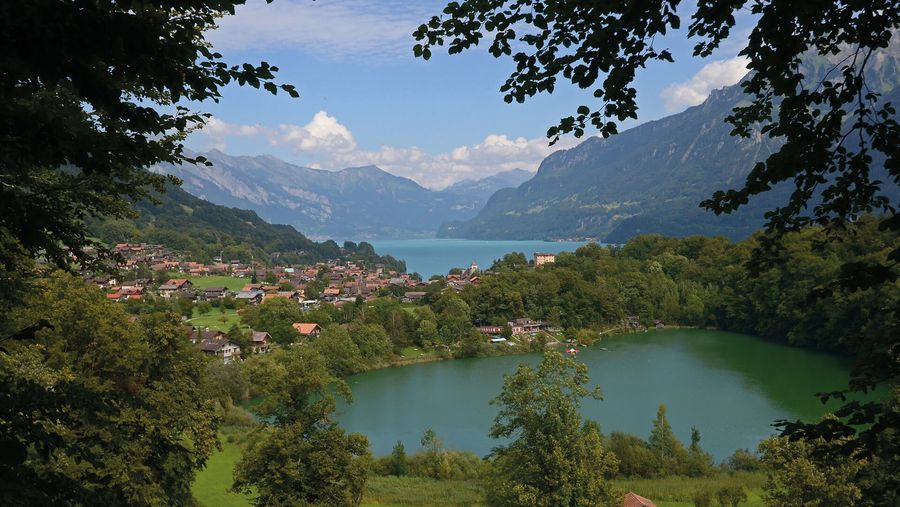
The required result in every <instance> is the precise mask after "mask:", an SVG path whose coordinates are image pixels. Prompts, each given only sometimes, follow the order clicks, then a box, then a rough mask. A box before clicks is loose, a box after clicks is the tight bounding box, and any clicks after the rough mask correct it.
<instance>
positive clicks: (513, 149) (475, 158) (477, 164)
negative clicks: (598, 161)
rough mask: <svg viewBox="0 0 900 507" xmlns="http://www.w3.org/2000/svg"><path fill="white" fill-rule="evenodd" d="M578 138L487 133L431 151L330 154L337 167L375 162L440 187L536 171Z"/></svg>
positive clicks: (395, 149) (398, 149)
mask: <svg viewBox="0 0 900 507" xmlns="http://www.w3.org/2000/svg"><path fill="white" fill-rule="evenodd" d="M578 142H580V141H578V140H575V139H572V138H566V139H563V140H561V141H560V142H559V143H557V144H556V145H554V146H552V147H551V146H548V141H547V139H546V138H543V137H538V138H534V139H525V138H524V137H517V138H515V139H510V138H508V137H507V136H505V135H498V134H490V135H488V136H486V137H485V138H484V140H483V141H482V142H480V143H477V144H474V145H469V146H459V147H457V148H454V149H452V150H450V151H448V152H444V153H436V154H431V153H428V152H425V151H424V150H422V149H421V148H418V147H416V146H412V147H408V148H401V147H396V146H382V147H381V148H380V149H379V150H378V151H354V152H349V153H345V154H340V155H338V156H335V157H333V158H332V163H333V164H336V167H346V166H358V165H377V166H378V167H380V168H382V169H384V170H385V171H388V172H390V173H392V174H396V175H398V176H405V177H407V178H410V179H413V180H415V181H417V182H418V183H419V184H421V185H424V186H426V187H429V188H443V187H446V186H447V185H451V184H453V183H456V182H457V181H461V180H465V179H480V178H484V177H486V176H490V175H492V174H496V173H499V172H503V171H509V170H512V169H524V170H526V171H535V170H537V168H538V166H539V165H540V163H541V161H542V160H544V158H546V157H547V156H548V155H550V154H551V153H553V152H554V151H556V150H559V149H564V148H571V147H572V146H574V145H575V144H577V143H578Z"/></svg>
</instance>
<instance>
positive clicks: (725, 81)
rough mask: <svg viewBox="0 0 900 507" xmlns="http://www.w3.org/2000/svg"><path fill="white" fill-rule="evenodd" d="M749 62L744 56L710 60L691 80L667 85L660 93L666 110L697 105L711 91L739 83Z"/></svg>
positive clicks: (671, 110)
mask: <svg viewBox="0 0 900 507" xmlns="http://www.w3.org/2000/svg"><path fill="white" fill-rule="evenodd" d="M748 63H749V62H748V60H747V59H746V58H745V57H742V56H738V57H735V58H729V59H727V60H719V61H715V62H710V63H707V64H706V65H704V66H703V68H702V69H700V71H699V72H697V73H696V74H694V77H692V78H691V79H690V80H688V81H685V82H683V83H673V84H671V85H669V86H667V87H666V88H665V89H664V90H663V91H662V92H661V93H660V97H661V98H662V99H663V102H664V104H665V107H666V111H668V112H670V113H671V112H675V111H680V110H682V109H684V108H686V107H689V106H696V105H697V104H700V103H702V102H703V101H704V100H706V97H708V96H709V92H711V91H713V90H715V89H716V88H721V87H723V86H730V85H733V84H735V83H737V82H738V81H740V80H741V78H742V77H744V75H746V74H747V64H748Z"/></svg>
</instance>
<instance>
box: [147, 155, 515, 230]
mask: <svg viewBox="0 0 900 507" xmlns="http://www.w3.org/2000/svg"><path fill="white" fill-rule="evenodd" d="M203 155H204V156H205V157H206V158H207V159H209V161H210V162H212V163H213V165H212V166H186V165H185V166H177V167H176V166H171V165H169V166H160V167H154V168H152V169H151V170H153V171H155V172H159V173H167V174H173V175H175V176H177V177H178V178H180V179H182V180H183V182H184V183H183V188H184V189H185V190H186V191H188V192H190V193H191V194H193V195H195V196H198V197H200V198H202V199H205V200H208V201H210V202H213V203H216V204H222V205H225V206H237V207H241V208H246V209H251V210H254V211H256V212H257V213H258V214H259V215H260V216H261V217H262V218H264V219H265V220H268V221H269V222H272V223H279V224H288V225H292V226H294V227H296V228H297V229H298V230H302V231H304V232H306V233H307V234H309V235H311V236H314V237H332V238H359V239H373V238H377V239H390V238H410V237H430V236H434V233H435V230H437V228H438V226H439V225H440V224H441V223H443V222H446V221H452V220H465V219H468V218H471V217H474V216H475V214H476V213H477V212H478V211H479V210H480V209H481V208H482V206H483V205H484V203H485V202H486V201H487V199H488V198H489V197H490V196H491V194H493V193H494V192H495V191H497V190H499V189H500V188H503V187H504V186H510V185H511V186H516V185H518V184H520V183H521V182H523V181H525V180H526V179H527V177H528V176H530V175H529V174H528V173H526V172H525V171H510V173H511V174H507V173H501V175H497V176H495V177H491V178H488V179H484V180H479V181H477V182H471V181H467V182H461V183H459V184H457V185H455V186H453V187H450V188H449V189H447V190H444V191H433V190H429V189H427V188H424V187H422V186H420V185H419V184H418V183H416V182H414V181H413V180H410V179H408V178H402V177H399V176H394V175H392V174H389V173H387V172H385V171H383V170H381V169H379V168H378V167H375V166H366V167H353V168H347V169H343V170H341V171H325V170H320V169H311V168H308V167H301V166H297V165H293V164H289V163H287V162H284V161H282V160H279V159H277V158H275V157H272V156H268V155H265V156H257V157H248V156H230V155H226V154H225V153H222V152H220V151H217V150H213V151H210V152H207V153H204V154H203ZM523 173H524V174H523Z"/></svg>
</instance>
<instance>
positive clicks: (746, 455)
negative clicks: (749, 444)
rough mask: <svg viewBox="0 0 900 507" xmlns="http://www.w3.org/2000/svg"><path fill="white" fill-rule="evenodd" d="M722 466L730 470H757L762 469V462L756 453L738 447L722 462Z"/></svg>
mask: <svg viewBox="0 0 900 507" xmlns="http://www.w3.org/2000/svg"><path fill="white" fill-rule="evenodd" d="M722 468H723V469H724V470H726V471H729V472H756V471H759V470H762V462H760V460H759V456H757V455H756V454H755V453H752V452H750V451H748V450H747V449H738V450H736V451H734V454H732V455H731V456H729V457H728V458H726V459H725V461H723V462H722Z"/></svg>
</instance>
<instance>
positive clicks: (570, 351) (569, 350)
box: [566, 349, 578, 354]
mask: <svg viewBox="0 0 900 507" xmlns="http://www.w3.org/2000/svg"><path fill="white" fill-rule="evenodd" d="M577 353H578V349H566V354H577Z"/></svg>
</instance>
